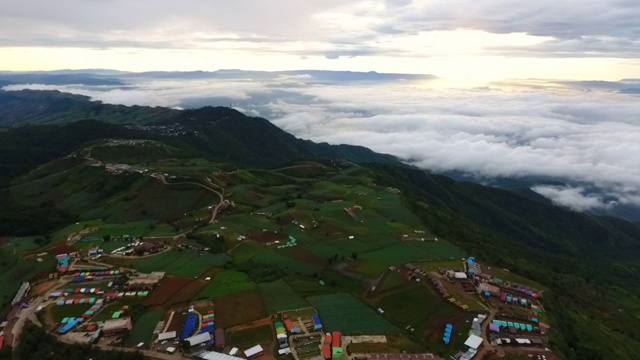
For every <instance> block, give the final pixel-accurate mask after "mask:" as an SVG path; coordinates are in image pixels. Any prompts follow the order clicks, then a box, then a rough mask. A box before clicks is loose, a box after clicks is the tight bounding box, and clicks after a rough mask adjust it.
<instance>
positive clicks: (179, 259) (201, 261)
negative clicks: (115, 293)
mask: <svg viewBox="0 0 640 360" xmlns="http://www.w3.org/2000/svg"><path fill="white" fill-rule="evenodd" d="M228 260H230V258H229V256H227V255H226V254H211V253H208V252H197V251H187V250H183V251H178V250H175V249H172V250H170V251H167V252H164V253H162V254H159V255H155V256H150V257H146V258H143V259H140V260H136V261H135V262H134V264H133V265H134V266H135V268H136V269H138V270H140V271H143V272H152V271H165V272H167V273H168V274H171V275H179V276H189V277H193V276H199V275H201V274H202V273H204V272H205V271H207V270H208V269H209V268H211V267H212V266H222V265H224V264H225V263H226V262H227V261H228Z"/></svg>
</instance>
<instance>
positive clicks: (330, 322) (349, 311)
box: [309, 293, 400, 335]
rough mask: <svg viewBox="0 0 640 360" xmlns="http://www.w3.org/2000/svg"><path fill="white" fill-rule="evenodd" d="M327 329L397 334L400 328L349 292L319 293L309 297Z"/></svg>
mask: <svg viewBox="0 0 640 360" xmlns="http://www.w3.org/2000/svg"><path fill="white" fill-rule="evenodd" d="M309 301H310V302H311V303H312V304H314V305H315V306H316V307H317V309H318V312H319V314H320V318H321V319H322V322H323V324H324V326H325V327H326V328H327V329H332V330H337V331H341V332H343V333H345V334H353V335H355V334H395V333H399V332H400V330H399V329H398V328H397V327H395V326H393V325H392V324H391V323H389V322H388V321H387V320H385V319H384V318H382V317H381V316H380V315H379V314H378V313H377V312H375V311H374V310H373V309H371V308H369V307H368V306H366V305H365V304H363V303H362V302H360V301H359V300H357V299H356V298H354V297H353V296H351V295H349V294H344V293H341V294H332V295H319V296H313V297H310V298H309Z"/></svg>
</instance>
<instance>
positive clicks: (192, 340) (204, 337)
mask: <svg viewBox="0 0 640 360" xmlns="http://www.w3.org/2000/svg"><path fill="white" fill-rule="evenodd" d="M184 340H185V341H186V342H188V343H189V345H191V347H194V346H198V345H200V344H204V343H207V342H209V341H211V334H209V333H208V332H206V333H202V334H198V335H194V336H192V337H188V338H186V339H184Z"/></svg>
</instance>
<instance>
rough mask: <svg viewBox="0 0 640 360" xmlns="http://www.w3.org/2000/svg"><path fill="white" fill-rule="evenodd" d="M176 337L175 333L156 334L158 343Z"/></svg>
mask: <svg viewBox="0 0 640 360" xmlns="http://www.w3.org/2000/svg"><path fill="white" fill-rule="evenodd" d="M177 337H178V333H177V332H175V331H169V332H163V333H160V334H158V340H157V341H158V342H161V341H167V340H173V339H175V338H177Z"/></svg>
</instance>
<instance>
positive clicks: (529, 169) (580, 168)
mask: <svg viewBox="0 0 640 360" xmlns="http://www.w3.org/2000/svg"><path fill="white" fill-rule="evenodd" d="M600 85H602V84H600ZM23 88H30V89H56V90H61V91H67V92H73V93H78V94H84V95H88V96H90V97H92V98H93V99H95V100H101V101H103V102H106V103H113V104H125V105H134V104H136V105H152V106H168V107H179V108H192V107H200V106H204V105H224V106H229V105H231V106H233V107H235V108H236V109H238V110H240V111H242V112H244V113H246V114H248V115H252V116H261V117H265V118H267V119H269V120H271V121H272V122H273V123H274V124H275V125H277V126H279V127H280V128H282V129H284V130H286V131H288V132H290V133H292V134H294V135H296V136H298V137H301V138H305V139H310V140H314V141H325V142H328V143H331V144H354V145H362V146H366V147H369V148H371V149H373V150H375V151H377V152H382V153H388V154H392V155H395V156H397V157H399V158H400V159H402V160H403V161H405V162H408V163H411V164H413V165H415V166H418V167H421V168H424V169H428V170H430V171H432V172H447V171H461V172H465V173H468V174H471V175H473V176H477V177H478V178H489V177H515V178H518V177H545V178H554V179H560V180H566V181H569V182H568V184H570V185H563V186H557V185H554V186H550V185H537V186H534V187H533V188H532V189H533V190H534V191H536V192H538V193H539V194H541V195H543V196H545V197H548V198H550V199H551V200H552V201H554V202H555V203H557V204H560V205H564V206H567V207H570V208H573V209H575V210H579V211H585V210H596V209H607V208H610V207H612V206H615V205H618V204H622V205H633V206H640V98H639V97H638V96H637V95H633V94H623V93H620V92H617V91H611V88H614V89H615V88H616V86H607V90H602V89H595V90H594V91H588V90H587V89H585V87H584V86H583V85H581V84H575V86H573V85H572V84H570V83H569V84H567V83H563V84H560V85H559V83H554V84H552V83H548V84H546V83H542V84H541V83H537V84H536V86H528V85H527V86H514V84H506V83H503V84H492V85H490V86H487V87H481V88H466V89H462V88H447V87H441V86H433V85H431V84H430V83H429V82H428V81H425V82H422V83H417V82H410V81H393V82H327V81H319V80H318V79H316V78H314V77H312V76H309V75H293V76H282V75H281V76H273V77H271V78H262V79H250V78H242V77H238V78H237V79H224V80H221V79H208V80H180V79H173V80H154V79H144V78H139V79H136V80H129V84H128V85H125V86H117V87H105V86H94V87H89V86H83V85H77V86H74V85H68V86H46V85H12V86H8V87H6V88H5V89H6V90H19V89H23Z"/></svg>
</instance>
